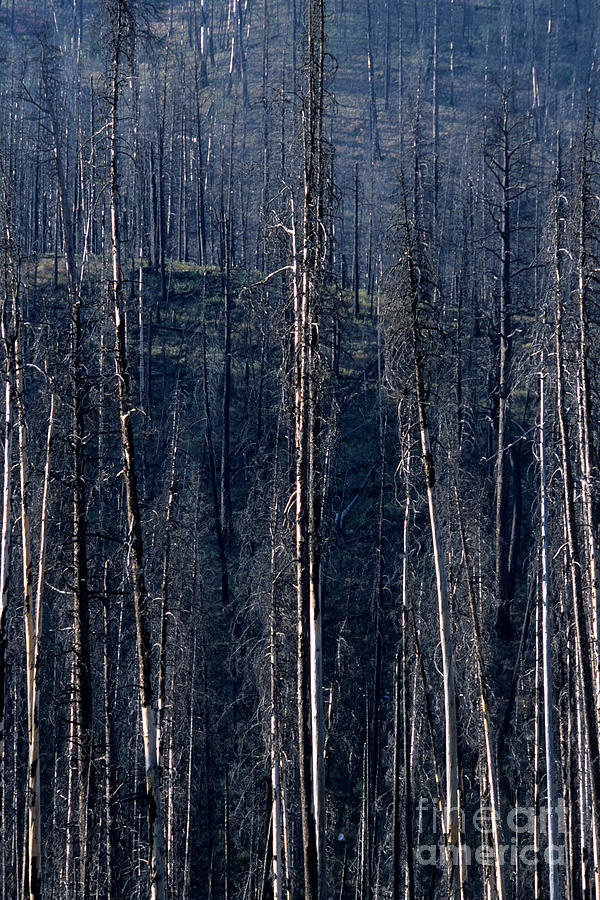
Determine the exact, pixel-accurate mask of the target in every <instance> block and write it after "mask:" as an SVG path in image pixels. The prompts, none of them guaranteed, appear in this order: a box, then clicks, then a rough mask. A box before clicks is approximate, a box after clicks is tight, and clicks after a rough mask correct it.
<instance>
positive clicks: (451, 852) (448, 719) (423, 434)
mask: <svg viewBox="0 0 600 900" xmlns="http://www.w3.org/2000/svg"><path fill="white" fill-rule="evenodd" d="M403 212H404V228H405V231H406V241H407V247H406V250H405V254H406V263H407V275H408V282H407V289H408V301H409V304H410V329H411V342H412V355H413V371H414V378H415V391H416V402H417V413H418V421H419V434H420V443H421V457H422V460H423V468H424V470H425V484H426V489H427V507H428V511H429V527H430V531H431V539H432V544H433V559H434V567H435V581H436V590H437V598H438V617H439V629H440V642H441V650H442V674H443V684H444V722H445V774H446V806H445V833H446V855H447V865H448V888H449V892H450V896H452V897H454V896H458V895H459V892H461V891H462V889H463V888H462V885H461V883H460V881H461V879H460V875H459V857H460V843H461V834H460V817H459V791H458V777H459V776H458V731H457V721H456V690H455V684H454V651H453V647H452V625H451V620H450V603H449V598H448V579H447V575H446V562H445V557H444V544H443V535H442V526H441V519H440V512H439V500H438V496H437V486H436V477H435V465H434V460H433V453H432V451H431V439H430V436H429V423H428V419H427V400H426V386H425V371H424V369H425V349H424V346H423V339H422V333H421V328H422V324H421V322H420V318H419V297H418V292H419V286H418V275H417V271H416V265H417V263H416V260H415V257H414V253H415V248H414V246H413V230H412V227H411V225H410V219H409V215H408V206H407V201H406V193H404V211H403Z"/></svg>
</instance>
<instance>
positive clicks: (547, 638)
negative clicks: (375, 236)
mask: <svg viewBox="0 0 600 900" xmlns="http://www.w3.org/2000/svg"><path fill="white" fill-rule="evenodd" d="M545 377H546V373H545V361H544V354H543V351H542V360H541V367H540V425H539V454H540V519H541V545H542V546H541V557H542V669H543V682H544V743H545V745H546V793H547V806H548V871H549V888H550V896H549V900H558V897H559V868H558V858H557V856H556V853H555V851H557V850H558V844H557V834H558V823H557V809H558V795H557V788H556V776H555V772H556V761H555V753H554V708H553V705H552V643H551V638H552V634H551V621H550V613H551V608H550V594H549V582H550V574H549V573H550V567H549V547H548V500H547V490H546V432H545V428H546V425H545V396H544V380H545Z"/></svg>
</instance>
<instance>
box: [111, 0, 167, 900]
mask: <svg viewBox="0 0 600 900" xmlns="http://www.w3.org/2000/svg"><path fill="white" fill-rule="evenodd" d="M109 16H110V26H111V69H110V85H109V101H110V119H109V123H108V135H109V148H110V233H111V256H112V273H111V284H110V289H111V294H112V301H113V306H114V323H115V368H116V375H117V383H118V396H119V418H120V426H121V446H122V453H123V476H124V480H125V492H126V496H127V521H128V530H129V544H130V554H129V559H130V567H131V579H132V584H133V604H134V610H135V621H136V641H137V656H138V668H139V692H140V707H141V716H142V739H143V745H144V768H145V780H146V809H147V817H148V841H149V862H150V896H151V900H164V898H165V897H166V883H165V843H164V830H163V815H162V803H161V793H160V778H159V769H158V760H157V751H156V747H157V742H156V706H155V701H154V697H153V687H152V657H151V644H150V634H149V628H148V608H147V604H148V597H147V593H146V582H145V577H144V556H143V541H142V523H141V513H140V504H139V496H138V487H137V476H136V470H135V450H134V440H133V424H132V415H133V407H132V405H131V389H130V379H129V370H128V365H127V352H126V345H125V321H124V315H123V278H122V273H121V243H120V232H119V228H120V178H119V146H118V141H119V113H120V107H119V101H120V93H121V86H122V66H123V62H124V60H125V58H126V56H127V53H128V52H131V51H132V49H133V37H134V21H133V12H132V10H131V9H130V6H129V3H128V0H113V2H111V3H110V5H109Z"/></svg>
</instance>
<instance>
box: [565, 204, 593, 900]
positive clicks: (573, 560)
mask: <svg viewBox="0 0 600 900" xmlns="http://www.w3.org/2000/svg"><path fill="white" fill-rule="evenodd" d="M556 207H557V209H556V221H557V224H556V235H555V294H556V312H555V325H554V348H555V358H556V392H557V403H556V406H557V413H558V425H559V434H560V442H561V468H562V477H563V490H564V512H565V527H566V538H567V548H568V557H569V558H568V568H569V578H570V582H571V594H572V602H573V618H574V623H575V648H576V655H577V666H578V670H579V682H580V688H581V705H582V707H583V728H584V733H585V744H586V750H587V754H588V765H589V781H590V800H591V823H592V835H593V839H594V847H596V846H597V843H598V828H599V822H600V818H599V816H600V749H599V742H598V725H597V718H596V704H595V692H594V687H595V685H594V676H593V672H592V664H591V642H590V636H589V631H588V623H587V615H586V610H585V604H584V597H583V584H582V576H581V557H580V551H579V536H578V533H577V522H576V518H575V485H574V478H573V470H572V461H571V446H570V437H569V427H568V422H567V414H566V401H565V362H564V339H563V330H562V296H561V291H562V282H561V263H560V252H561V251H560V243H559V237H560V231H559V209H558V201H556ZM581 808H582V809H583V804H582V807H581ZM594 882H595V891H596V896H597V897H600V870H599V868H598V866H596V865H595V866H594Z"/></svg>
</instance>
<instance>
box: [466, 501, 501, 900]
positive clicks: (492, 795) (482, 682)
mask: <svg viewBox="0 0 600 900" xmlns="http://www.w3.org/2000/svg"><path fill="white" fill-rule="evenodd" d="M456 512H457V517H458V527H459V531H460V542H461V549H462V554H463V560H464V567H465V573H466V581H467V594H468V597H469V609H470V612H471V624H472V626H473V637H474V643H475V658H476V661H477V680H478V682H479V703H480V706H481V720H482V723H483V737H484V744H485V760H486V767H487V783H488V790H489V802H490V826H491V831H492V843H493V847H494V874H495V879H496V894H497V900H504V896H505V894H506V892H505V889H504V877H503V872H502V864H503V850H502V847H501V842H502V835H501V827H500V822H501V817H500V796H499V793H498V780H497V776H496V767H495V761H494V752H493V744H492V735H491V724H490V713H489V697H490V692H489V688H488V684H487V679H486V676H485V669H484V662H483V645H482V639H481V628H480V625H479V616H478V614H477V600H476V596H475V589H474V587H473V582H472V580H471V571H472V570H471V563H470V559H469V551H468V547H467V539H466V535H465V528H464V524H463V520H462V513H461V506H460V501H459V497H458V489H457V488H456Z"/></svg>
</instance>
